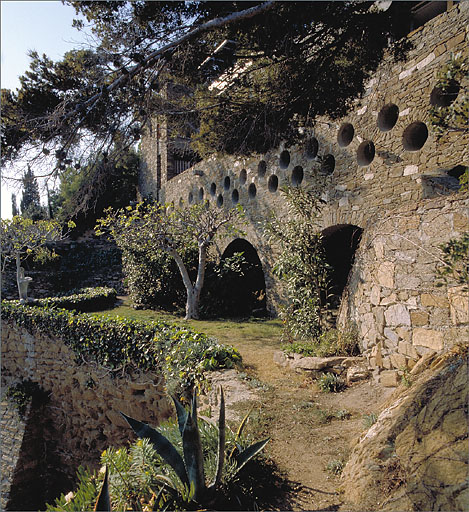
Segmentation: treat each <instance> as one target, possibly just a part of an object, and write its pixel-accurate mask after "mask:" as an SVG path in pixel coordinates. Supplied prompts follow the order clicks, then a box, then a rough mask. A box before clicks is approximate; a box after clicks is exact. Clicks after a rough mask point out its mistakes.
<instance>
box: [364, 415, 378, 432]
mask: <svg viewBox="0 0 469 512" xmlns="http://www.w3.org/2000/svg"><path fill="white" fill-rule="evenodd" d="M377 420H378V416H377V415H376V414H375V413H374V412H372V413H370V414H364V415H363V426H364V427H365V428H366V429H368V428H370V427H371V426H372V425H374V424H375V423H376V421H377Z"/></svg>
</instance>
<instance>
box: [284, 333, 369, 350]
mask: <svg viewBox="0 0 469 512" xmlns="http://www.w3.org/2000/svg"><path fill="white" fill-rule="evenodd" d="M282 349H283V350H285V352H287V353H295V354H301V355H303V356H314V357H332V356H357V355H359V354H360V346H359V344H358V333H357V331H356V330H355V329H352V330H346V331H341V330H338V329H329V330H328V331H326V332H324V333H323V334H321V336H319V338H318V339H317V340H314V339H312V340H307V341H306V340H305V341H294V342H292V343H287V344H284V345H283V346H282Z"/></svg>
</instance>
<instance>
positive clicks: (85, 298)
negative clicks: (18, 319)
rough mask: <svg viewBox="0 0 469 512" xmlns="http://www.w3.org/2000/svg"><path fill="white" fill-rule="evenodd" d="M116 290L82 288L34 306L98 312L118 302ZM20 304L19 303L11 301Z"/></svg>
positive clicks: (39, 300)
mask: <svg viewBox="0 0 469 512" xmlns="http://www.w3.org/2000/svg"><path fill="white" fill-rule="evenodd" d="M116 296H117V292H116V290H114V288H104V287H99V288H80V289H76V290H70V291H68V292H64V293H60V294H57V296H55V297H46V298H44V299H35V300H34V305H35V306H40V307H46V308H47V307H49V308H60V309H69V310H70V309H74V310H76V311H81V312H85V311H96V310H99V309H106V308H109V307H110V306H112V305H113V304H114V303H115V301H116ZM11 302H13V303H16V304H19V301H11Z"/></svg>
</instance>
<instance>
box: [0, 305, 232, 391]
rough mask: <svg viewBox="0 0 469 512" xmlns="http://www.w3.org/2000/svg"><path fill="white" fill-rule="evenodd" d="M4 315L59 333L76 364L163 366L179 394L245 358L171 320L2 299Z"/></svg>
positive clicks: (30, 327)
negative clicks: (75, 310)
mask: <svg viewBox="0 0 469 512" xmlns="http://www.w3.org/2000/svg"><path fill="white" fill-rule="evenodd" d="M1 317H2V319H3V320H6V321H14V322H16V323H17V324H18V325H20V326H22V327H24V328H26V329H28V330H29V331H30V332H34V331H35V330H38V331H39V332H41V333H43V334H47V335H50V336H52V337H58V338H60V339H61V340H63V342H64V343H65V344H66V345H68V346H69V347H70V348H71V349H72V350H73V351H74V352H75V353H76V354H77V363H79V364H80V363H81V362H82V360H83V359H84V360H88V359H90V360H94V361H96V362H97V363H99V364H100V365H102V366H105V367H106V368H108V369H110V370H111V371H113V373H115V374H117V370H119V371H120V372H122V371H131V370H132V369H134V368H138V369H141V370H161V371H162V373H163V375H164V377H165V379H166V385H167V386H168V387H169V388H170V389H171V391H172V392H174V393H182V392H183V391H184V389H187V388H189V389H190V388H192V387H193V386H200V385H202V383H203V382H204V372H205V371H207V370H215V369H220V368H231V367H233V366H234V365H236V364H237V363H240V362H241V356H240V354H239V352H238V351H237V350H236V349H235V348H233V347H230V346H225V345H221V344H219V343H217V342H216V340H214V339H212V338H209V337H208V336H206V335H205V334H202V333H198V332H195V331H193V330H191V329H189V328H186V327H180V326H176V325H172V324H169V323H166V322H138V321H135V320H128V319H125V318H120V317H117V318H110V317H105V316H100V317H97V316H96V317H95V316H92V315H90V314H85V313H82V314H78V313H73V312H69V311H66V310H63V309H61V310H60V309H53V308H40V307H34V306H21V305H18V304H14V303H11V302H6V301H3V302H2V311H1Z"/></svg>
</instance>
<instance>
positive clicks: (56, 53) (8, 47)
mask: <svg viewBox="0 0 469 512" xmlns="http://www.w3.org/2000/svg"><path fill="white" fill-rule="evenodd" d="M76 17H77V16H76V14H75V9H73V7H70V6H66V5H63V4H62V2H60V1H55V0H53V1H52V0H51V1H40V0H36V1H13V0H1V80H0V81H1V86H2V88H3V89H13V90H14V89H16V88H18V87H19V86H20V82H19V79H18V77H19V76H20V75H22V74H24V72H25V71H26V70H27V69H28V68H29V62H30V59H29V57H28V51H29V50H36V51H37V52H38V53H39V54H40V55H42V54H43V53H45V54H47V55H48V56H49V57H50V58H52V59H53V60H59V59H60V58H61V57H62V55H63V54H64V53H65V52H67V51H69V50H71V49H73V48H77V47H80V45H81V44H82V43H84V42H85V41H86V36H85V34H83V33H81V32H79V31H78V30H76V29H74V28H72V20H73V18H76ZM12 192H14V193H16V195H17V203H18V205H19V200H20V197H21V192H20V191H18V190H15V189H11V188H10V187H9V186H8V185H7V184H5V183H4V182H3V181H2V194H1V216H2V218H9V217H11V194H12Z"/></svg>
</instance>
